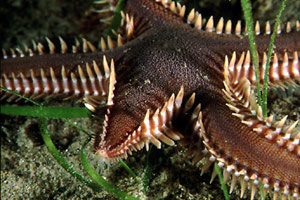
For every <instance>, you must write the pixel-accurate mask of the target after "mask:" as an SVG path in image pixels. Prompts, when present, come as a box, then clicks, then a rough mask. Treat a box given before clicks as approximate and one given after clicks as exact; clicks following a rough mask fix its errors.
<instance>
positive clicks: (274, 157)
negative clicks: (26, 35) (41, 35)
mask: <svg viewBox="0 0 300 200" xmlns="http://www.w3.org/2000/svg"><path fill="white" fill-rule="evenodd" d="M111 4H112V5H115V2H111ZM125 13H127V14H126V15H125V14H124V16H123V26H122V28H121V29H122V31H121V35H120V36H119V37H118V43H117V47H114V48H113V46H114V44H113V42H112V41H111V39H110V38H108V42H107V43H106V42H104V41H102V49H103V50H104V49H106V48H107V46H109V47H110V49H109V50H105V51H99V52H98V51H97V50H95V49H94V47H93V46H92V45H91V44H90V43H88V42H87V41H84V42H83V50H84V51H88V50H89V49H90V50H92V51H93V52H86V53H80V52H77V50H76V48H77V47H73V51H75V52H76V53H68V51H67V49H66V48H67V47H66V45H65V44H64V42H63V41H62V40H61V51H62V54H56V53H55V51H54V46H53V44H52V42H51V41H49V42H48V43H49V51H50V54H44V52H43V50H42V48H43V47H42V46H41V45H40V44H39V45H37V47H36V48H37V52H38V53H39V54H43V55H33V56H25V57H23V55H24V54H23V53H22V52H20V50H19V52H20V55H21V56H16V54H14V53H13V54H12V55H13V57H14V55H15V57H16V58H5V59H3V60H1V67H2V70H1V86H2V87H5V88H7V89H10V90H14V91H16V92H19V93H21V94H23V95H25V96H28V97H32V98H40V97H45V96H53V97H55V96H56V97H63V98H78V99H82V100H83V101H84V102H85V104H86V105H87V107H88V108H89V109H91V110H92V111H94V112H95V115H97V111H98V106H99V105H100V104H103V103H106V114H105V119H104V127H103V131H102V133H97V134H96V135H95V138H94V146H95V149H96V154H98V155H100V156H101V157H102V158H104V159H107V160H111V159H115V158H119V157H127V154H131V153H132V151H133V150H138V149H141V148H142V147H143V146H144V145H146V148H148V145H149V143H153V144H154V145H156V146H157V147H158V148H160V146H161V142H164V143H166V144H169V145H174V144H175V143H174V140H180V142H181V144H183V145H186V144H187V145H189V149H190V152H192V153H193V154H194V156H195V158H194V162H198V161H199V160H201V159H202V157H203V154H204V153H206V155H205V156H206V157H208V158H209V160H208V161H207V163H206V165H205V166H204V168H207V167H208V166H209V164H210V163H212V162H214V161H216V162H218V164H219V166H221V167H223V166H224V174H225V178H228V173H230V172H233V173H234V175H233V180H232V188H233V187H234V185H235V182H236V179H237V178H238V177H242V178H240V179H241V182H242V183H241V185H242V192H241V193H242V194H243V192H244V189H245V183H246V182H245V181H250V182H251V185H252V195H251V198H254V192H255V188H256V185H257V183H258V181H259V180H261V181H262V182H263V184H264V186H265V188H266V189H268V188H269V187H270V188H271V187H274V198H276V196H277V194H278V192H279V191H281V193H282V198H285V197H286V196H287V195H291V196H292V197H293V198H295V199H298V198H299V191H300V146H299V139H300V134H299V133H298V134H295V133H293V128H294V126H295V125H296V123H295V124H293V125H292V126H291V127H290V128H287V129H282V128H281V127H282V126H283V124H284V120H283V121H280V122H274V121H273V118H272V117H268V118H264V117H263V116H262V114H261V108H260V107H258V106H257V105H256V103H255V100H254V95H253V92H251V91H252V90H251V87H254V86H255V76H254V72H253V66H252V62H251V59H250V55H249V52H247V51H248V50H249V44H248V39H247V37H244V36H242V35H241V34H240V32H241V31H240V29H241V28H240V25H239V24H238V25H237V26H236V30H235V34H231V33H232V32H233V31H232V30H231V21H230V22H228V23H227V24H226V26H225V28H224V29H225V30H224V31H223V24H224V23H223V21H222V20H220V23H219V24H218V25H217V26H216V28H214V25H213V21H212V19H210V20H208V22H207V25H206V28H202V25H201V23H202V20H201V16H200V14H198V13H196V12H194V11H191V12H190V13H189V14H188V15H187V17H186V18H184V15H185V7H182V6H181V5H180V4H176V5H175V3H171V2H170V1H162V2H155V1H150V0H128V2H127V4H126V9H125ZM299 26H300V25H299V22H297V25H296V26H295V27H296V30H293V31H291V30H290V28H289V27H288V28H287V31H286V32H288V33H281V34H279V35H278V36H277V38H276V40H275V46H276V48H275V53H274V55H273V58H272V59H271V69H270V74H269V79H270V85H271V86H284V85H283V83H284V82H289V83H292V84H294V85H296V84H295V83H296V82H294V81H296V80H298V81H299V79H300V64H299V52H300V31H299ZM258 29H259V26H257V27H256V33H257V38H256V43H257V46H258V54H259V58H260V69H261V70H263V69H264V64H265V62H266V57H265V52H266V51H267V48H268V45H269V41H270V40H269V35H268V34H265V35H262V34H259V30H258ZM269 29H270V28H266V32H269ZM123 43H124V44H123ZM74 49H75V50H74ZM28 52H29V53H30V52H31V50H28ZM6 56H7V55H6V53H4V57H6ZM227 56H229V58H231V59H230V60H228V57H227ZM261 74H263V73H261ZM262 80H263V76H261V77H260V81H261V82H262ZM224 85H225V86H224ZM296 87H299V86H296ZM13 98H14V96H11V95H10V94H9V93H5V92H4V91H2V99H8V100H12V99H13ZM195 147H198V149H195ZM231 190H232V189H231Z"/></svg>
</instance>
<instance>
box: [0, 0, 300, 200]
mask: <svg viewBox="0 0 300 200" xmlns="http://www.w3.org/2000/svg"><path fill="white" fill-rule="evenodd" d="M209 2H210V3H207V2H206V1H200V3H199V4H198V3H197V1H193V2H190V4H191V6H194V5H200V7H201V9H202V11H203V12H204V14H206V15H208V14H212V15H215V16H222V15H224V16H226V17H229V16H234V17H237V16H238V15H240V11H239V6H238V4H237V3H234V2H232V5H230V3H229V2H227V1H221V0H220V1H209ZM224 2H225V3H224ZM262 2H264V3H262ZM2 4H3V5H2V6H1V8H0V16H1V17H2V18H1V19H3V20H1V22H0V28H1V37H0V38H1V39H0V42H1V46H2V47H4V48H6V49H8V48H9V47H16V44H23V43H25V44H29V43H30V42H31V40H36V41H39V40H43V37H44V36H48V37H50V38H51V37H54V36H55V35H60V36H62V37H63V38H72V37H74V36H76V35H77V36H80V37H85V38H89V39H91V40H92V41H95V39H98V38H100V36H101V35H102V33H103V32H104V31H103V29H104V28H105V26H102V25H101V24H96V25H95V22H94V21H93V23H90V24H89V25H87V24H86V23H87V20H86V18H89V19H90V18H91V19H94V18H95V17H94V15H91V14H90V11H89V7H90V1H83V0H81V1H67V0H65V1H63V0H55V1H50V0H45V1H37V0H32V1H21V0H16V1H4V2H2ZM224 4H225V5H226V6H224ZM278 5H279V4H278V1H255V10H254V12H255V13H254V16H255V17H256V18H258V19H274V16H275V15H276V14H275V13H276V12H275V11H273V10H272V6H275V7H278ZM227 6H228V7H227ZM224 8H226V9H224ZM225 11H226V12H225ZM233 11H234V12H233ZM264 11H265V12H264ZM297 11H298V13H300V5H299V2H298V4H297V0H296V1H294V2H293V1H292V0H291V1H288V6H287V10H286V12H285V13H284V16H283V20H284V21H287V20H291V21H292V19H295V18H297V16H295V15H296V14H295V13H297ZM200 12H201V10H200ZM264 13H265V14H264ZM299 17H300V16H298V19H299ZM216 18H218V17H216ZM299 99H300V91H299V87H298V89H296V90H294V89H290V90H289V91H288V92H284V91H282V90H273V91H272V92H271V94H270V95H269V101H270V102H269V108H270V113H277V117H278V119H280V118H281V117H282V116H284V115H289V119H291V121H289V123H291V122H292V121H295V120H297V119H299V118H300V100H299ZM51 104H52V105H61V106H70V104H72V105H75V104H74V102H63V103H61V102H51ZM73 121H74V122H76V123H77V124H78V125H80V126H81V127H83V128H84V129H87V130H90V131H95V130H97V121H96V120H95V119H88V118H87V119H74V120H73ZM48 129H49V131H50V133H51V136H52V138H53V141H54V143H55V145H56V146H57V147H58V149H59V150H60V151H61V153H62V154H63V155H64V156H65V157H66V159H67V160H68V161H69V162H70V163H71V164H72V165H73V167H74V168H75V169H76V170H78V171H80V172H81V173H83V174H84V176H85V177H88V175H87V174H86V173H85V172H83V168H82V165H81V163H80V155H79V152H80V149H81V146H82V145H83V143H84V141H85V140H86V138H87V136H86V135H85V134H83V133H82V132H79V131H78V130H77V129H75V128H73V127H72V126H70V125H69V124H67V123H64V122H63V121H62V120H54V119H52V120H48ZM0 134H1V199H3V200H4V199H5V200H6V199H95V200H96V199H114V197H113V196H112V195H111V194H109V193H107V192H105V191H102V192H99V193H96V192H93V191H92V190H91V189H90V188H88V187H86V186H84V185H83V184H82V183H80V182H79V181H77V180H76V179H75V178H74V177H72V176H70V175H69V174H68V173H67V172H66V171H65V170H64V169H63V168H62V167H60V166H59V165H58V164H57V162H56V161H55V160H54V159H53V157H52V156H51V154H50V153H49V152H48V150H47V148H46V146H45V145H44V143H43V140H42V138H41V136H40V132H39V121H38V119H37V118H32V117H14V116H3V115H2V116H1V121H0ZM86 152H87V154H88V158H89V161H90V163H91V164H93V165H94V166H96V168H97V170H98V171H99V173H100V174H101V175H103V176H104V177H105V178H106V179H107V180H108V181H110V182H111V183H113V184H114V185H116V186H117V187H118V188H120V189H121V190H123V191H126V192H127V193H129V194H131V195H133V196H136V197H140V199H191V200H192V199H220V200H221V199H224V196H223V193H222V190H221V188H220V184H219V181H218V180H217V179H216V180H215V181H214V182H213V183H212V184H210V183H209V181H210V174H211V172H212V170H211V169H210V170H209V171H208V172H207V173H205V174H204V175H203V176H200V172H201V169H200V167H201V165H202V163H199V164H197V165H193V164H192V163H191V158H189V157H187V156H186V154H185V149H184V148H182V147H180V146H179V145H177V146H175V147H168V146H163V148H162V149H161V150H157V149H156V148H155V147H153V148H152V150H151V152H150V154H149V153H147V152H146V151H145V149H143V150H141V151H140V152H137V153H134V155H133V156H131V157H129V158H128V159H127V160H125V162H126V163H127V165H129V167H131V169H132V170H133V171H134V172H135V173H136V174H137V179H136V180H135V179H134V178H133V177H132V176H130V175H129V174H128V172H127V171H126V170H125V169H124V167H122V166H121V164H120V163H119V162H116V163H105V162H102V161H101V160H99V158H96V157H95V156H94V154H93V148H92V144H90V145H89V146H88V148H87V149H86ZM147 156H149V157H150V159H149V160H150V163H151V164H150V165H151V166H152V171H151V178H150V184H149V188H148V190H147V192H143V189H144V187H143V178H144V177H145V173H146V166H147ZM239 193H240V190H239V189H238V188H236V189H235V190H234V192H233V194H232V195H231V199H239V197H238V196H239ZM244 198H246V199H249V193H246V194H245V197H244ZM257 198H258V196H257Z"/></svg>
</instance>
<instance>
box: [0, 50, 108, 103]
mask: <svg viewBox="0 0 300 200" xmlns="http://www.w3.org/2000/svg"><path fill="white" fill-rule="evenodd" d="M105 55H106V56H105ZM111 57H113V54H112V53H111V52H107V53H104V52H103V53H102V52H98V53H97V52H91V53H82V54H69V53H66V54H44V55H34V56H25V57H16V58H7V59H3V60H1V83H0V84H1V87H4V88H6V89H9V90H12V91H15V92H17V93H20V94H22V95H24V96H26V97H30V98H42V97H44V98H49V97H60V98H72V99H82V98H83V97H85V98H87V97H94V101H95V102H94V103H92V99H91V98H90V99H89V102H90V103H91V104H93V105H94V104H103V103H106V97H107V95H108V90H109V86H108V85H109V77H110V70H109V66H108V64H107V60H108V61H110V59H111ZM15 98H16V96H14V95H12V94H10V93H6V92H4V91H1V99H6V100H7V101H12V100H13V99H15Z"/></svg>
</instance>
